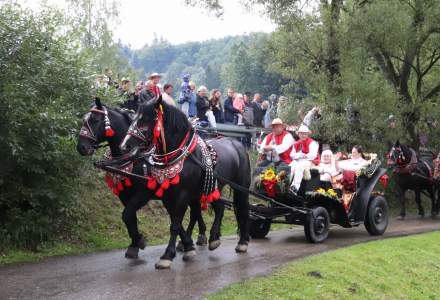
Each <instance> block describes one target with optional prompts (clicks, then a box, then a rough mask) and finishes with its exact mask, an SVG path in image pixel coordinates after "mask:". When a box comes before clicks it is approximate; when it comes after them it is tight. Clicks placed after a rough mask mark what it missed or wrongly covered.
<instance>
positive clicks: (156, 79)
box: [148, 73, 162, 97]
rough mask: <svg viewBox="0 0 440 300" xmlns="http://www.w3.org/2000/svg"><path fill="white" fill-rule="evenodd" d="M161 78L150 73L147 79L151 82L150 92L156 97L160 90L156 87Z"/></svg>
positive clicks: (156, 74)
mask: <svg viewBox="0 0 440 300" xmlns="http://www.w3.org/2000/svg"><path fill="white" fill-rule="evenodd" d="M161 78H162V75H160V74H159V73H152V74H151V75H150V76H149V77H148V79H149V80H151V82H152V86H151V91H152V92H153V93H154V95H155V96H156V97H159V95H160V88H159V86H158V84H159V81H160V79H161Z"/></svg>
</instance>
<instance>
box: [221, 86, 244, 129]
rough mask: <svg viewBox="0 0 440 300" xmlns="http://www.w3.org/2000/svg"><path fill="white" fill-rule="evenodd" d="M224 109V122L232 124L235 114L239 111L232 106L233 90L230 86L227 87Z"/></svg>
mask: <svg viewBox="0 0 440 300" xmlns="http://www.w3.org/2000/svg"><path fill="white" fill-rule="evenodd" d="M224 109H225V114H224V115H225V123H229V124H234V118H235V115H236V114H237V113H239V112H240V111H238V110H237V109H235V108H234V90H233V89H232V88H228V96H227V97H226V99H225V103H224Z"/></svg>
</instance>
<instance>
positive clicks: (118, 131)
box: [77, 98, 131, 156]
mask: <svg viewBox="0 0 440 300" xmlns="http://www.w3.org/2000/svg"><path fill="white" fill-rule="evenodd" d="M130 121H131V120H130V117H129V116H128V114H127V113H125V112H123V111H120V110H118V109H112V108H108V107H106V106H105V105H103V104H102V103H101V100H100V99H99V98H95V100H94V102H93V104H92V105H91V108H90V110H89V111H88V112H87V113H86V114H85V115H84V117H83V124H82V127H81V130H80V133H79V137H78V143H77V150H78V152H79V153H80V154H81V155H83V156H86V155H92V154H93V153H94V152H95V150H96V149H98V148H100V147H101V146H102V143H104V142H108V143H109V146H110V148H111V150H112V156H119V155H120V150H119V144H120V143H121V141H122V139H123V138H124V136H125V134H126V132H127V130H128V127H129V125H130Z"/></svg>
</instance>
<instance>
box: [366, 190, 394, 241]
mask: <svg viewBox="0 0 440 300" xmlns="http://www.w3.org/2000/svg"><path fill="white" fill-rule="evenodd" d="M364 225H365V229H367V231H368V233H369V234H371V235H382V234H383V233H384V232H385V230H386V229H387V227H388V204H387V201H386V200H385V198H384V197H383V196H375V197H373V198H371V199H370V203H369V204H368V210H367V216H366V218H365V221H364Z"/></svg>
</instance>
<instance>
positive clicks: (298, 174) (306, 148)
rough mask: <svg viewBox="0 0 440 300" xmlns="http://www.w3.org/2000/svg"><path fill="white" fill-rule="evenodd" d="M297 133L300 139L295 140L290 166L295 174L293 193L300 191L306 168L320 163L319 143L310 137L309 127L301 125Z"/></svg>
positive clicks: (292, 186)
mask: <svg viewBox="0 0 440 300" xmlns="http://www.w3.org/2000/svg"><path fill="white" fill-rule="evenodd" d="M297 133H298V136H299V140H298V141H297V142H295V144H294V145H293V148H292V152H290V157H291V158H292V162H291V163H290V167H291V173H292V176H293V181H292V184H291V186H290V192H291V193H293V194H296V193H298V191H299V188H300V186H301V181H302V179H303V176H304V170H305V169H306V168H309V167H310V166H312V164H315V165H318V164H319V154H318V151H319V144H318V142H316V141H315V140H313V139H312V138H310V137H309V134H310V130H309V128H308V127H307V126H305V125H301V126H300V127H299V129H298V131H297Z"/></svg>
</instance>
